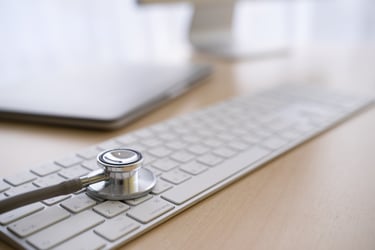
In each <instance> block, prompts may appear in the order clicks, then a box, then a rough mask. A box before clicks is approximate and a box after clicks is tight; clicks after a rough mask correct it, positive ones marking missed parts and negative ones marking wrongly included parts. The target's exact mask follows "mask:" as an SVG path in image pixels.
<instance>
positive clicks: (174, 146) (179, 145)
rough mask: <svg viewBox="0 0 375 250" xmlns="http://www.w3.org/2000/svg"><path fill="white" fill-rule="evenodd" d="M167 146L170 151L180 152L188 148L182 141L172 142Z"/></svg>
mask: <svg viewBox="0 0 375 250" xmlns="http://www.w3.org/2000/svg"><path fill="white" fill-rule="evenodd" d="M166 146H167V147H168V148H170V149H174V150H180V149H184V148H186V147H187V144H186V143H184V142H181V141H172V142H169V143H167V144H166Z"/></svg>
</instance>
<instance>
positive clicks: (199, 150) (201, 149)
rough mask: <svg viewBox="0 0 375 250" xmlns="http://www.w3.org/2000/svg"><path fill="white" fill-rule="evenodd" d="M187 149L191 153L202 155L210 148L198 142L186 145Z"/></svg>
mask: <svg viewBox="0 0 375 250" xmlns="http://www.w3.org/2000/svg"><path fill="white" fill-rule="evenodd" d="M187 150H188V151H189V152H191V153H193V154H196V155H202V154H205V153H207V152H208V151H210V148H209V147H206V146H203V145H200V144H196V145H192V146H189V147H187Z"/></svg>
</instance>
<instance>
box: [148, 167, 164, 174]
mask: <svg viewBox="0 0 375 250" xmlns="http://www.w3.org/2000/svg"><path fill="white" fill-rule="evenodd" d="M144 168H147V169H148V170H150V171H151V172H152V173H153V174H154V175H155V176H159V175H161V174H162V172H161V171H159V170H157V169H156V168H153V167H150V166H148V167H144Z"/></svg>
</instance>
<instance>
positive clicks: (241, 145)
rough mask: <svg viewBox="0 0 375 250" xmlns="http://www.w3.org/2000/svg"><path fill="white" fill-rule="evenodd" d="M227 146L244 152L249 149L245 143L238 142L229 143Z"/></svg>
mask: <svg viewBox="0 0 375 250" xmlns="http://www.w3.org/2000/svg"><path fill="white" fill-rule="evenodd" d="M228 146H229V147H231V148H233V149H235V150H239V151H242V150H245V149H247V148H248V147H249V146H248V145H247V144H246V143H243V142H241V141H239V140H236V141H232V142H230V143H229V144H228Z"/></svg>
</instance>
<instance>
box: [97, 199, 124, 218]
mask: <svg viewBox="0 0 375 250" xmlns="http://www.w3.org/2000/svg"><path fill="white" fill-rule="evenodd" d="M93 209H94V211H95V212H97V213H99V214H101V215H103V216H104V217H107V218H112V217H115V216H116V215H119V214H121V213H122V212H125V211H126V210H128V209H129V206H128V205H126V204H124V203H123V202H120V201H105V202H103V203H101V204H99V205H96V206H95V207H94V208H93Z"/></svg>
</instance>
